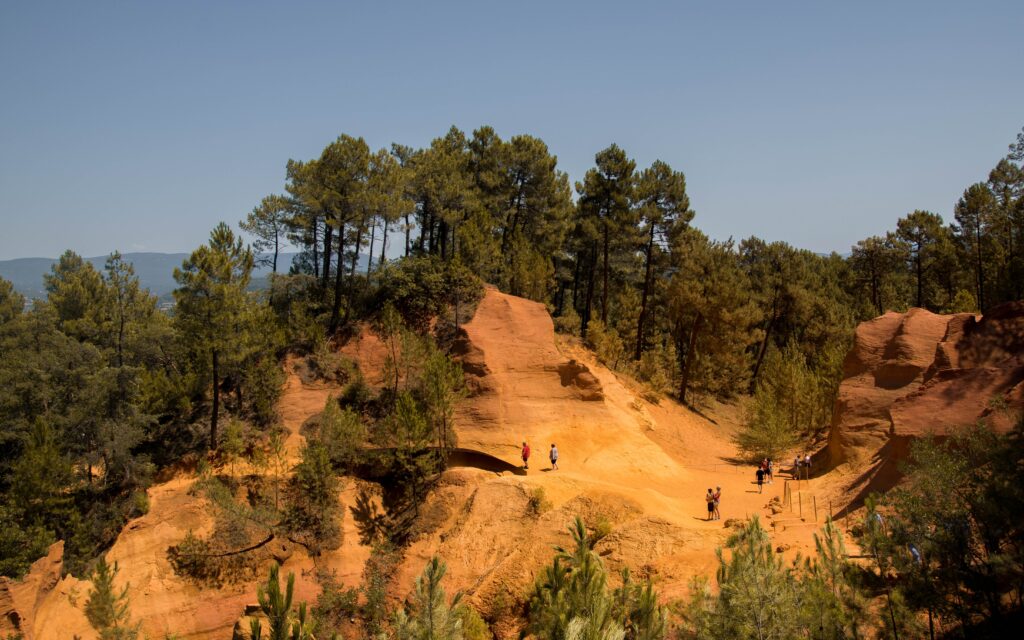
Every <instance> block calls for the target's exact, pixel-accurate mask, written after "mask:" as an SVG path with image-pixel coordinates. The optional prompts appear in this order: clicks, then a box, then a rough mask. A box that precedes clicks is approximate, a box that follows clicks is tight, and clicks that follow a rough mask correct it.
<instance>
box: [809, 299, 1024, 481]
mask: <svg viewBox="0 0 1024 640" xmlns="http://www.w3.org/2000/svg"><path fill="white" fill-rule="evenodd" d="M843 375H844V379H843V382H842V384H841V385H840V387H839V395H838V398H837V400H836V404H835V409H834V412H833V416H832V430H831V434H830V439H829V447H828V454H829V459H830V463H831V464H832V465H833V466H834V465H837V464H842V463H845V462H855V463H856V462H865V461H867V460H868V459H869V458H873V461H874V462H879V461H880V460H882V459H889V458H899V457H902V456H903V455H905V453H906V448H907V446H908V445H909V441H910V440H911V439H912V438H915V437H920V436H923V435H926V434H935V435H939V436H942V435H948V434H950V433H954V432H956V431H957V430H960V429H963V428H965V427H968V426H971V425H974V424H976V423H977V422H978V421H979V420H984V421H986V422H987V423H988V424H990V425H991V426H992V427H993V428H995V429H998V430H1008V429H1009V428H1011V427H1012V425H1013V423H1014V422H1015V420H1016V419H1017V417H1018V416H1019V415H1020V412H1021V409H1022V407H1024V404H1022V393H1024V391H1022V389H1024V387H1022V381H1024V302H1015V303H1009V304H1005V305H1002V306H999V307H997V308H995V309H993V310H991V311H990V312H989V313H988V314H987V315H986V316H985V317H982V318H977V317H975V316H974V315H972V314H956V315H938V314H934V313H931V312H929V311H926V310H924V309H911V310H910V311H908V312H907V313H903V314H901V313H895V312H889V313H886V314H885V315H883V316H879V317H878V318H875V319H874V320H870V321H868V322H864V323H861V325H860V326H859V327H857V331H856V335H855V340H854V345H853V349H852V350H851V351H850V353H849V354H848V355H847V357H846V361H845V362H844V364H843Z"/></svg>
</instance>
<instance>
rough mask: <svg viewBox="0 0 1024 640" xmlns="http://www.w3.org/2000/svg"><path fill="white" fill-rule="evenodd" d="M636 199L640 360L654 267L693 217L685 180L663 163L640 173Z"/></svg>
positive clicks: (644, 346) (637, 344)
mask: <svg viewBox="0 0 1024 640" xmlns="http://www.w3.org/2000/svg"><path fill="white" fill-rule="evenodd" d="M636 200H637V207H638V209H639V214H640V225H641V227H640V232H641V237H643V238H644V242H643V244H642V252H643V257H644V266H643V272H644V276H643V282H642V284H641V292H642V293H641V299H640V314H639V317H638V318H637V327H636V341H635V349H634V352H633V359H634V360H640V357H641V356H642V355H643V352H644V350H646V349H647V346H648V345H647V335H646V333H645V329H647V326H648V324H649V323H650V318H649V313H650V307H651V306H652V305H651V296H652V295H653V291H652V290H653V287H654V277H655V275H657V274H658V273H659V272H660V271H662V269H658V268H657V267H656V266H655V265H656V263H657V262H658V258H659V256H661V255H663V254H667V251H668V247H669V246H670V245H671V243H672V241H673V240H674V239H675V238H676V237H677V236H678V234H679V233H680V232H681V230H682V229H684V228H686V226H687V225H689V223H690V221H691V220H692V219H693V215H694V214H693V211H691V210H690V198H689V196H687V195H686V177H685V176H684V175H683V173H682V172H680V171H673V170H672V167H670V166H669V165H668V164H666V163H664V162H662V161H661V160H657V161H655V162H654V164H652V165H651V166H650V168H648V169H644V170H643V172H642V173H641V174H640V176H639V179H638V180H637V190H636Z"/></svg>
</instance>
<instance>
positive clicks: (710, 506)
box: [704, 489, 715, 521]
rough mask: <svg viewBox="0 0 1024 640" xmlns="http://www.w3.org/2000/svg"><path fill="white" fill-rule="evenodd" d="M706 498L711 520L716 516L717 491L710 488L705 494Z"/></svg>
mask: <svg viewBox="0 0 1024 640" xmlns="http://www.w3.org/2000/svg"><path fill="white" fill-rule="evenodd" d="M704 500H705V501H706V502H707V503H708V520H709V521H710V520H711V519H712V518H714V517H715V492H714V491H712V490H711V489H708V493H707V495H705V496H704Z"/></svg>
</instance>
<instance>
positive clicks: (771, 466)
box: [766, 458, 775, 484]
mask: <svg viewBox="0 0 1024 640" xmlns="http://www.w3.org/2000/svg"><path fill="white" fill-rule="evenodd" d="M766 471H767V472H768V484H775V464H774V463H773V462H772V459H771V458H768V468H767V469H766Z"/></svg>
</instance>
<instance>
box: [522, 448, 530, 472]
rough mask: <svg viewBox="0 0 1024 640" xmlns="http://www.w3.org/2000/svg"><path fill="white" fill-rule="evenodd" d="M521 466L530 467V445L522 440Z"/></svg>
mask: <svg viewBox="0 0 1024 640" xmlns="http://www.w3.org/2000/svg"><path fill="white" fill-rule="evenodd" d="M523 468H524V469H529V468H530V445H528V444H526V442H523Z"/></svg>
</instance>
